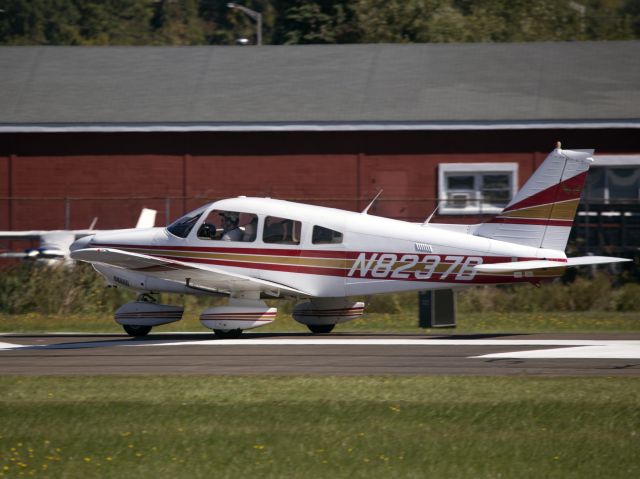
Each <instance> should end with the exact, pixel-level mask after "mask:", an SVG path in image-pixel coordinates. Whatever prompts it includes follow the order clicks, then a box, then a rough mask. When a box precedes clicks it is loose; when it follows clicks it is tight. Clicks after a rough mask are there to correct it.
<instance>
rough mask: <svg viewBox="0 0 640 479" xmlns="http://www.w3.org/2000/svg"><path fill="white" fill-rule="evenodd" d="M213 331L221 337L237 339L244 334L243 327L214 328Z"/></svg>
mask: <svg viewBox="0 0 640 479" xmlns="http://www.w3.org/2000/svg"><path fill="white" fill-rule="evenodd" d="M213 332H214V333H215V334H216V337H218V338H220V339H237V338H239V337H240V335H241V334H242V329H228V330H224V329H214V330H213Z"/></svg>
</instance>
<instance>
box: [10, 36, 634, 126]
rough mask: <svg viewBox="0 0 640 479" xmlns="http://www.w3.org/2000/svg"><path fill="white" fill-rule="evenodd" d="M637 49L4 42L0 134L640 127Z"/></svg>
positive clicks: (621, 45) (614, 45) (605, 45)
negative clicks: (39, 44)
mask: <svg viewBox="0 0 640 479" xmlns="http://www.w3.org/2000/svg"><path fill="white" fill-rule="evenodd" d="M638 58H640V41H631V42H562V43H555V42H548V43H502V44H500V43H487V44H393V45H390V44H370V45H299V46H261V47H256V46H253V47H220V46H199V47H0V71H2V75H0V131H29V130H32V131H33V130H41V131H68V130H76V131H105V130H108V131H149V130H166V131H185V130H187V131H200V130H376V129H418V130H419V129H468V128H470V129H482V128H487V129H494V128H504V129H511V128H557V127H563V126H564V127H573V128H602V127H640V61H638Z"/></svg>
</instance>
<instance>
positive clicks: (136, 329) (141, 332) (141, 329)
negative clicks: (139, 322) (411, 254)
mask: <svg viewBox="0 0 640 479" xmlns="http://www.w3.org/2000/svg"><path fill="white" fill-rule="evenodd" d="M151 328H152V327H151V326H136V325H133V324H123V325H122V329H124V332H125V333H127V334H128V335H129V336H132V337H134V338H141V337H143V336H146V335H147V334H149V331H151Z"/></svg>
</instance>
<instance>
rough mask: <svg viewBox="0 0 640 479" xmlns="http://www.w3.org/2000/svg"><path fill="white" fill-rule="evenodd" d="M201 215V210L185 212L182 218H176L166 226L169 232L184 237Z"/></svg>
mask: <svg viewBox="0 0 640 479" xmlns="http://www.w3.org/2000/svg"><path fill="white" fill-rule="evenodd" d="M200 216H202V211H199V210H196V211H193V212H191V213H187V214H186V215H185V216H183V217H182V218H178V219H177V220H176V221H174V222H173V223H171V224H170V225H169V226H167V231H169V233H171V234H173V235H175V236H178V237H179V238H186V237H187V236H188V235H189V233H190V232H191V230H192V229H193V227H194V225H195V224H196V223H197V222H198V220H199V219H200Z"/></svg>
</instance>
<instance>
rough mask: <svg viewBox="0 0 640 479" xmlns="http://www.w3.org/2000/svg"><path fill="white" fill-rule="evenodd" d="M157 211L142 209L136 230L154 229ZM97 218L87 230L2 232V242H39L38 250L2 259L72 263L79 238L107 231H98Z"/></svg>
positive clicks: (10, 252) (12, 253) (6, 256)
mask: <svg viewBox="0 0 640 479" xmlns="http://www.w3.org/2000/svg"><path fill="white" fill-rule="evenodd" d="M156 214H157V211H156V210H152V209H149V208H142V210H141V211H140V216H139V217H138V222H137V223H136V228H153V226H154V225H155V223H156ZM96 221H97V218H95V219H94V220H93V222H92V223H91V226H89V228H88V229H85V230H31V231H0V240H37V241H39V245H38V247H37V248H30V249H27V250H25V251H9V252H3V253H0V258H19V259H28V260H36V261H39V262H44V263H46V264H48V265H55V264H59V263H60V261H61V260H62V261H70V258H69V253H70V251H69V248H70V247H71V244H72V243H73V242H74V241H75V240H77V239H78V238H82V237H83V236H90V235H94V234H96V233H102V232H105V231H107V230H102V231H100V230H96V229H94V226H95V224H96Z"/></svg>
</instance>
